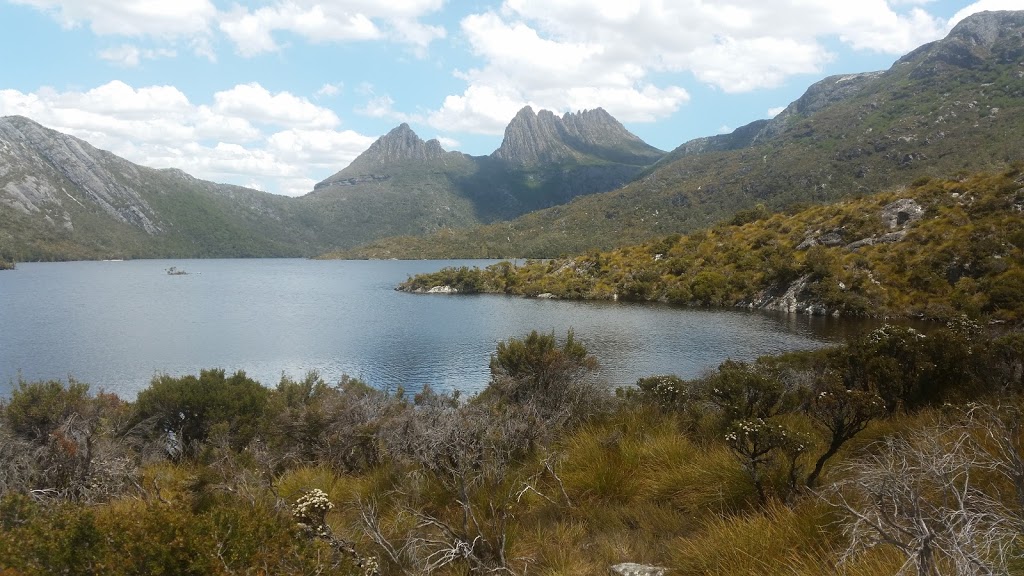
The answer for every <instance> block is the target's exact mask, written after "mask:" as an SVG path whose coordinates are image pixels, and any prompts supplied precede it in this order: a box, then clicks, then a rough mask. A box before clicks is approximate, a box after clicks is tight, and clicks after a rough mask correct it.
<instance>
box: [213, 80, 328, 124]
mask: <svg viewBox="0 0 1024 576" xmlns="http://www.w3.org/2000/svg"><path fill="white" fill-rule="evenodd" d="M213 109H214V111H216V112H218V113H220V114H223V115H226V116H233V117H238V118H248V119H250V120H253V121H256V122H261V123H265V124H276V125H278V126H289V127H296V128H327V127H331V126H337V125H338V124H340V123H341V120H340V119H338V116H337V115H336V114H335V113H334V112H332V111H331V110H329V109H327V108H322V107H320V106H317V105H316V104H313V103H312V102H310V101H309V100H307V99H305V98H301V97H299V96H295V95H293V94H291V93H289V92H279V93H277V94H271V93H270V92H269V91H268V90H267V89H266V88H264V87H263V86H260V85H259V84H258V83H256V82H252V83H249V84H239V85H238V86H235V87H234V88H231V89H230V90H224V91H222V92H217V93H215V94H214V95H213Z"/></svg>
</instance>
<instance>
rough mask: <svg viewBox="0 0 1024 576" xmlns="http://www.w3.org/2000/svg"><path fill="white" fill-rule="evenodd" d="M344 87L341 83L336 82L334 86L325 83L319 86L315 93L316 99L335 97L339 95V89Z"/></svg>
mask: <svg viewBox="0 0 1024 576" xmlns="http://www.w3.org/2000/svg"><path fill="white" fill-rule="evenodd" d="M344 87H345V85H344V84H342V83H341V82H338V83H336V84H331V83H327V84H324V85H323V86H321V87H320V89H319V90H317V91H316V94H315V96H316V97H317V98H330V97H332V96H337V95H338V94H341V89H342V88H344Z"/></svg>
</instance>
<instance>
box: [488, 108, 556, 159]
mask: <svg viewBox="0 0 1024 576" xmlns="http://www.w3.org/2000/svg"><path fill="white" fill-rule="evenodd" d="M560 124H561V119H560V118H558V117H557V116H555V115H554V114H553V113H552V112H550V111H548V110H541V111H540V113H539V114H536V113H534V111H533V108H531V107H530V106H525V107H523V109H522V110H520V111H519V112H518V113H516V115H515V117H514V118H512V121H511V122H509V124H508V126H506V127H505V137H504V139H502V141H501V146H500V147H499V148H498V149H497V150H495V151H494V153H493V154H492V156H493V157H494V158H498V159H500V160H504V161H506V162H509V163H512V164H537V163H540V162H564V161H567V160H572V159H573V158H575V156H576V155H575V154H574V153H573V150H572V149H571V148H569V147H568V146H566V144H565V142H563V141H562V138H561V135H560V130H559V128H560Z"/></svg>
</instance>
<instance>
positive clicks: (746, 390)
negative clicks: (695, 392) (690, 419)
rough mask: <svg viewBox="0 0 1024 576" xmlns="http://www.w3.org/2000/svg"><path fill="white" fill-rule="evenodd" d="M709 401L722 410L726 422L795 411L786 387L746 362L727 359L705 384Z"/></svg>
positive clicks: (768, 416) (792, 400) (769, 416)
mask: <svg viewBox="0 0 1024 576" xmlns="http://www.w3.org/2000/svg"><path fill="white" fill-rule="evenodd" d="M704 387H705V393H706V394H707V397H708V400H709V401H710V402H711V403H712V404H714V405H715V406H717V407H718V408H719V410H721V411H722V416H723V417H724V418H725V421H726V422H727V423H732V422H737V421H739V420H750V419H755V418H762V419H764V418H771V417H773V416H776V415H778V414H781V413H784V412H786V411H788V410H789V409H790V408H792V405H793V403H794V399H793V398H792V395H791V394H789V390H788V389H787V387H786V385H785V384H783V382H782V381H780V380H779V379H778V378H775V377H774V376H773V375H771V374H766V373H765V372H763V371H761V370H758V369H757V368H755V367H753V366H750V365H749V364H747V363H745V362H736V361H734V360H726V361H725V362H723V363H722V364H721V366H719V367H718V371H717V372H715V373H714V374H712V375H711V376H708V377H707V378H706V379H705V382H704Z"/></svg>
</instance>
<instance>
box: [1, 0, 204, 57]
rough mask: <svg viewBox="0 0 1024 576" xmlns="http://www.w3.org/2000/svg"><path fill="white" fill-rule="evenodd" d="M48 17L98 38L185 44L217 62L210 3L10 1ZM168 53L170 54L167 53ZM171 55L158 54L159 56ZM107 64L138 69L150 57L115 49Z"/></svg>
mask: <svg viewBox="0 0 1024 576" xmlns="http://www.w3.org/2000/svg"><path fill="white" fill-rule="evenodd" d="M9 1H11V2H13V3H14V4H22V5H25V6H31V7H34V8H36V9H38V10H41V11H43V12H46V13H47V14H50V15H52V17H53V18H54V19H55V20H57V22H59V23H60V25H61V26H63V27H65V28H69V29H70V28H78V27H82V26H88V28H89V30H91V31H92V32H93V33H94V34H96V35H98V36H122V37H131V38H143V37H148V38H153V39H155V40H158V41H162V42H170V43H173V42H176V41H178V40H184V41H186V43H187V44H188V45H190V46H191V47H192V49H193V51H194V52H195V53H196V54H199V55H202V56H205V57H207V58H211V59H212V58H213V57H214V55H213V52H212V50H211V48H210V35H211V34H212V32H213V27H212V25H213V23H214V22H215V20H216V18H217V15H218V12H217V8H216V7H215V6H214V5H213V2H211V1H210V0H174V1H173V2H160V1H153V0H9ZM165 50H169V49H166V48H165ZM166 55H167V54H159V53H154V57H155V56H166ZM100 57H101V58H103V59H105V60H111V61H117V62H120V63H121V64H122V65H125V66H137V65H138V61H139V60H140V59H141V58H145V57H147V56H146V53H144V52H141V51H140V52H139V53H137V54H135V53H133V52H132V49H131V47H127V48H126V47H121V48H120V49H115V48H111V49H109V50H105V51H104V52H102V53H101V54H100Z"/></svg>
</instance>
